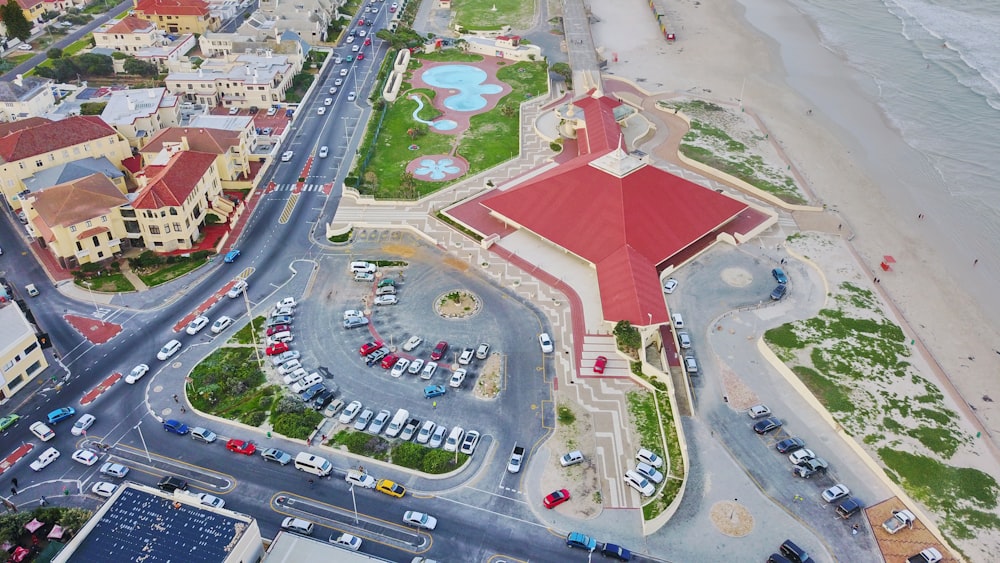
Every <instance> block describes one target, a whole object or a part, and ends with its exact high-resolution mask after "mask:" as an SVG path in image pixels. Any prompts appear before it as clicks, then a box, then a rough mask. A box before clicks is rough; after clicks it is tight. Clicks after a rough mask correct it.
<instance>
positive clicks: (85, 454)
mask: <svg viewBox="0 0 1000 563" xmlns="http://www.w3.org/2000/svg"><path fill="white" fill-rule="evenodd" d="M72 457H73V461H78V462H80V463H82V464H84V465H86V466H91V465H94V464H95V463H97V454H95V453H94V452H92V451H90V450H85V449H82V448H81V449H79V450H76V451H75V452H73V456H72Z"/></svg>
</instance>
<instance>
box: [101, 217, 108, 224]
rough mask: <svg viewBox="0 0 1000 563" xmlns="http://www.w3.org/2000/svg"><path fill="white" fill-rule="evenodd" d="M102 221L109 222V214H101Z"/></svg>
mask: <svg viewBox="0 0 1000 563" xmlns="http://www.w3.org/2000/svg"><path fill="white" fill-rule="evenodd" d="M101 222H102V223H107V222H108V216H107V215H101Z"/></svg>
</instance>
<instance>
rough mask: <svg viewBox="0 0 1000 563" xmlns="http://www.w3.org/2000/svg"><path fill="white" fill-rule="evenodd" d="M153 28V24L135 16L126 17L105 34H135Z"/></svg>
mask: <svg viewBox="0 0 1000 563" xmlns="http://www.w3.org/2000/svg"><path fill="white" fill-rule="evenodd" d="M151 27H155V26H154V25H153V23H152V22H149V21H146V20H144V19H141V18H137V17H135V16H126V17H124V18H122V20H121V21H119V22H118V23H116V24H115V25H113V26H111V27H109V28H108V29H107V30H105V31H104V33H123V34H124V33H135V32H136V31H144V30H147V29H149V28H151Z"/></svg>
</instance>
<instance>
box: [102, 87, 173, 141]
mask: <svg viewBox="0 0 1000 563" xmlns="http://www.w3.org/2000/svg"><path fill="white" fill-rule="evenodd" d="M179 108H180V102H179V101H178V99H177V96H175V95H173V94H170V93H169V92H167V89H166V88H142V89H137V90H119V91H117V92H112V93H111V99H109V100H108V105H106V106H104V111H102V112H101V119H103V120H104V121H105V122H106V123H107V124H108V125H110V126H112V127H114V128H115V129H116V130H117V131H118V132H119V133H121V134H122V136H123V137H125V138H126V139H128V142H129V144H130V145H132V146H133V147H136V148H142V146H143V145H145V144H146V142H148V141H149V139H150V138H151V137H153V136H154V135H156V134H157V133H158V132H159V131H160V130H162V129H164V128H165V127H174V126H176V125H177V114H178V111H179Z"/></svg>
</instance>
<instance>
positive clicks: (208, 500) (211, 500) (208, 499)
mask: <svg viewBox="0 0 1000 563" xmlns="http://www.w3.org/2000/svg"><path fill="white" fill-rule="evenodd" d="M194 497H195V498H197V499H198V502H200V503H201V504H204V505H205V506H211V507H213V508H222V507H224V506H226V501H224V500H222V499H221V498H219V497H217V496H215V495H210V494H208V493H196V494H195V495H194Z"/></svg>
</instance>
